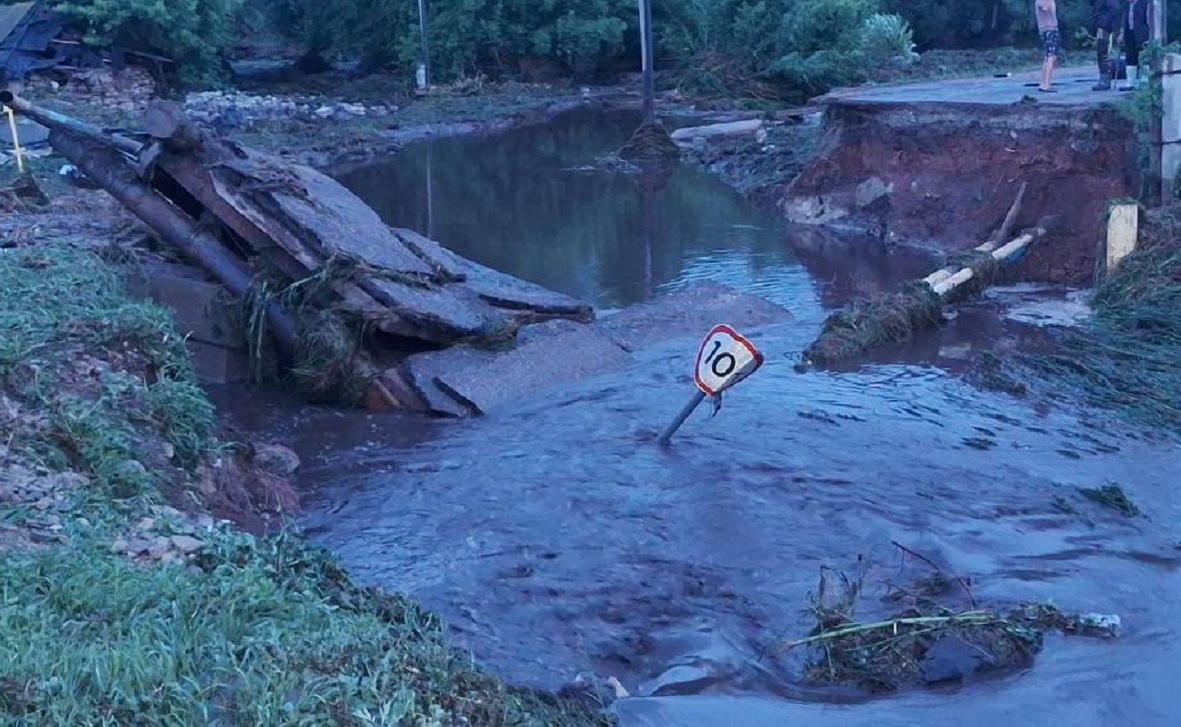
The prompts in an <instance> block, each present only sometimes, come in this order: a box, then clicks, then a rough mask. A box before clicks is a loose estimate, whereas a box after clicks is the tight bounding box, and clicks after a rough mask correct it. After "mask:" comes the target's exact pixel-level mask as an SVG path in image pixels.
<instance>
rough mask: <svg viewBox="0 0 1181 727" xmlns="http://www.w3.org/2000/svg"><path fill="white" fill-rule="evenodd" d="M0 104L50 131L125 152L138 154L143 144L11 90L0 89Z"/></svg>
mask: <svg viewBox="0 0 1181 727" xmlns="http://www.w3.org/2000/svg"><path fill="white" fill-rule="evenodd" d="M0 104H3V105H4V106H7V107H8V108H10V109H12V110H13V111H15V112H16V113H18V114H20V115H21V116H28V117H29V118H30V119H32V120H33V121H36V122H37V123H38V124H41V125H42V126H44V127H46V128H47V129H50V130H51V131H64V132H66V133H69V134H73V135H74V136H80V137H83V138H85V139H89V140H90V141H96V142H98V143H100V144H105V145H107V146H113V147H115V148H116V149H118V150H119V151H121V152H124V153H127V154H133V155H134V154H139V152H140V150H142V149H143V144H140V143H139V142H138V141H135V140H134V139H128V138H126V137H123V136H118V135H115V134H108V133H106V132H105V131H103V130H102V129H100V128H99V127H97V126H95V125H93V124H89V123H87V122H85V121H82V120H81V119H75V118H74V117H73V116H66V115H65V114H63V113H59V112H57V111H54V110H53V109H47V108H45V107H44V106H38V105H37V104H35V103H33V102H32V101H29V100H28V99H25V98H21V97H20V96H17V95H16V94H14V93H13V92H12V91H7V90H5V91H0Z"/></svg>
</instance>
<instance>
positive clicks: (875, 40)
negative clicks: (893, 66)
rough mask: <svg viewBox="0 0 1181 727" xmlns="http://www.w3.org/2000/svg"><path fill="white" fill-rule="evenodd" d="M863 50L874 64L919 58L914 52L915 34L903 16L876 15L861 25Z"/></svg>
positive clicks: (909, 60)
mask: <svg viewBox="0 0 1181 727" xmlns="http://www.w3.org/2000/svg"><path fill="white" fill-rule="evenodd" d="M861 50H862V51H863V52H864V53H865V55H866V57H867V58H869V59H870V60H871V61H874V62H883V61H894V60H901V61H904V62H911V61H914V60H915V59H917V58H918V54H917V53H915V52H914V33H913V32H912V31H911V29H910V24H909V23H907V22H906V20H905V19H904V18H903V17H902V16H901V15H885V14H883V13H874V14H873V15H871V16H869V17H868V18H866V19H865V22H863V23H862V25H861Z"/></svg>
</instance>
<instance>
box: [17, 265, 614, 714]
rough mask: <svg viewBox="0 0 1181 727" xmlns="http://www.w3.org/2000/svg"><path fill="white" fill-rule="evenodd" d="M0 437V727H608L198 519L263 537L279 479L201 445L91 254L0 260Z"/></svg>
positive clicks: (191, 396)
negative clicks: (292, 726) (289, 726)
mask: <svg viewBox="0 0 1181 727" xmlns="http://www.w3.org/2000/svg"><path fill="white" fill-rule="evenodd" d="M0 431H3V432H4V437H3V438H0V583H3V584H4V590H3V592H4V597H3V599H0V633H3V634H4V647H5V648H4V649H0V721H2V722H4V723H6V724H7V723H9V722H14V723H17V724H71V725H74V724H76V725H86V724H152V725H187V724H196V723H202V724H204V723H219V724H220V723H225V724H281V723H282V724H286V723H296V722H298V723H301V724H323V725H327V724H332V725H369V724H395V723H396V724H416V725H433V724H487V725H496V724H512V725H539V726H540V725H593V724H606V723H607V722H606V720H605V718H601V717H598V716H595V715H593V714H592V713H590V712H588V711H585V710H584V709H582V708H581V707H576V706H572V705H570V704H568V703H565V702H560V701H558V700H556V699H554V698H551V697H549V696H548V695H545V694H540V693H535V692H532V691H527V690H518V689H513V688H511V687H508V686H505V685H504V684H502V683H500V682H499V681H497V680H496V679H495V678H493V677H491V676H489V675H487V674H484V673H482V672H480V671H479V670H477V669H476V668H475V667H474V666H473V664H472V662H471V659H470V658H469V657H466V656H464V655H463V654H461V653H459V652H456V651H453V650H451V648H450V647H449V646H448V644H447V642H446V639H445V631H444V628H443V626H442V625H441V624H440V622H439V621H438V620H437V619H436V618H435V617H433V616H432V615H430V614H428V613H426V612H424V611H422V610H421V609H419V608H418V607H417V606H416V605H415V604H414V603H412V602H411V601H409V600H407V599H404V598H401V597H396V596H391V595H387V594H384V593H382V592H380V591H378V590H374V589H362V588H359V587H357V586H355V585H354V584H352V583H351V582H350V581H349V579H348V578H347V576H346V575H345V574H344V573H343V572H342V571H341V570H340V568H339V567H338V566H337V565H336V564H335V563H334V562H333V561H332V560H331V558H330V557H329V556H328V555H327V554H325V553H323V552H322V551H319V550H316V549H313V548H310V547H308V546H306V545H305V544H303V543H302V542H301V541H300V540H299V539H298V538H297V537H295V536H292V535H290V534H286V533H280V534H279V535H274V536H270V537H265V536H262V535H261V534H259V535H256V534H251V533H246V532H243V531H241V530H238V529H236V528H233V527H231V524H230V523H229V522H227V521H224V520H221V521H218V520H215V519H214V517H211V514H210V513H211V512H212V514H213V515H218V516H226V517H232V518H233V519H235V520H237V521H238V523H239V524H240V525H241V526H243V527H246V528H249V529H251V530H254V531H256V532H257V533H262V531H263V529H264V528H267V527H270V528H272V529H273V528H274V527H275V526H278V525H281V524H282V523H283V521H284V519H283V517H282V516H283V515H285V514H287V513H290V512H292V510H293V509H294V508H295V507H296V506H297V503H296V502H294V501H293V495H294V492H293V491H292V490H291V489H290V487H289V486H288V485H287V484H286V482H285V480H284V479H283V478H281V477H279V476H278V475H277V474H273V473H274V472H277V471H281V472H285V473H287V474H289V473H290V470H291V468H292V466H291V464H290V463H287V464H285V465H283V464H280V465H278V466H272V467H270V468H269V469H267V468H264V467H263V462H262V460H263V459H264V457H263V452H264V449H263V448H262V447H255V446H251V445H230V444H228V443H225V442H223V441H221V440H220V439H219V438H218V436H217V430H216V427H215V418H214V412H213V409H212V407H211V405H210V404H209V402H208V400H207V398H206V397H205V394H204V393H203V391H202V390H201V389H200V388H198V387H197V385H196V384H195V383H194V380H193V375H192V368H191V364H190V362H189V359H188V356H187V353H186V352H185V346H184V341H183V340H182V339H181V338H180V337H179V336H178V335H177V333H176V331H175V329H174V327H173V325H172V323H171V321H170V319H169V317H168V315H167V313H166V312H165V311H164V310H163V309H161V308H158V307H156V306H154V305H151V304H146V303H140V302H135V301H132V300H131V299H129V298H128V297H127V296H126V294H125V293H124V292H123V288H122V285H121V284H120V276H119V274H118V272H117V269H116V266H115V264H114V263H112V262H110V261H107V260H105V259H104V258H103V257H100V256H99V254H97V253H95V252H92V251H86V250H79V249H74V248H70V247H67V246H64V245H58V244H49V243H43V244H40V245H37V246H33V247H20V248H9V249H0ZM264 469H265V470H266V471H264ZM165 502H167V503H171V506H170V505H165V504H163V503H165ZM128 556H130V557H128Z"/></svg>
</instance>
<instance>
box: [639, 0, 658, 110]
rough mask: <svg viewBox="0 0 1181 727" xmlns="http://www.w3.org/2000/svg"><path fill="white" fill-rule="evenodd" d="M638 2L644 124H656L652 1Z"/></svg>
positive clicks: (642, 0)
mask: <svg viewBox="0 0 1181 727" xmlns="http://www.w3.org/2000/svg"><path fill="white" fill-rule="evenodd" d="M639 1H640V49H641V53H642V56H643V70H644V123H645V124H655V123H656V79H655V77H654V75H653V69H652V66H653V63H654V62H655V61H654V60H653V58H652V0H639Z"/></svg>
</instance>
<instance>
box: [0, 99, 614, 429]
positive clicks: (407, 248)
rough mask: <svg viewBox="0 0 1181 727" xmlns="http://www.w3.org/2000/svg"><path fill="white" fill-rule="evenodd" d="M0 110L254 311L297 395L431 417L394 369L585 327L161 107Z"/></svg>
mask: <svg viewBox="0 0 1181 727" xmlns="http://www.w3.org/2000/svg"><path fill="white" fill-rule="evenodd" d="M0 103H3V104H4V105H6V106H8V107H10V108H12V109H13V110H14V111H15V112H17V113H19V114H24V115H27V116H29V117H30V118H32V119H34V120H35V121H37V122H38V123H40V124H42V125H44V126H46V127H47V128H49V129H50V144H51V145H52V146H53V147H54V148H55V149H56V150H57V151H58V152H59V153H61V154H62V155H63V156H65V157H66V158H67V159H69V160H70V161H71V162H72V163H73V164H74V165H75V166H76V167H77V168H78V169H79V170H81V171H82V172H83V173H84V174H85V175H86V176H87V177H89V178H90V179H92V180H93V181H94V182H95V183H97V184H98V185H99V186H101V187H102V188H103V189H104V190H105V191H107V192H108V193H109V194H111V195H112V196H113V197H114V198H116V199H117V200H118V201H119V202H121V203H122V204H123V205H124V206H125V207H126V208H127V209H128V210H129V211H131V212H132V213H134V214H135V215H136V216H137V217H139V218H140V219H141V220H142V221H143V222H145V223H146V224H147V225H148V226H149V227H151V228H152V229H153V230H154V231H155V232H156V234H157V235H158V236H159V237H160V238H161V239H162V240H163V241H165V242H166V243H168V244H169V245H171V246H172V247H174V248H175V249H176V250H178V251H179V252H180V253H181V254H182V255H183V256H184V257H185V258H187V259H189V260H190V261H192V262H194V263H196V264H198V265H199V266H200V267H202V268H203V269H204V270H205V271H206V272H207V273H209V274H210V275H211V276H212V277H213V278H215V279H216V280H218V281H219V282H220V283H221V284H223V285H224V286H225V287H226V288H227V289H228V290H229V291H230V292H231V293H232V294H233V295H235V296H237V297H238V298H239V299H240V300H242V301H243V303H244V304H245V305H247V306H248V308H249V315H248V316H247V319H248V320H249V321H250V330H249V331H248V333H249V335H248V338H249V339H250V341H251V343H252V348H254V349H255V351H254V353H255V354H256V355H257V356H261V355H262V354H263V352H264V350H265V349H267V348H268V347H269V344H273V349H274V352H275V354H276V359H277V361H278V363H279V364H280V366H281V368H282V369H284V370H286V371H289V372H290V373H292V374H293V375H294V377H295V380H296V382H297V383H298V384H299V385H300V388H301V390H302V391H303V392H304V394H305V395H307V397H308V398H310V399H312V400H318V401H332V402H338V403H348V404H357V403H363V404H365V405H366V406H369V407H370V408H408V409H416V410H426V409H429V404H428V403H427V402H426V401H425V397H424V396H423V394H422V393H421V391H420V390H419V389H418V387H416V385H415V384H414V382H413V381H412V380H411V379H410V378H409V377H408V376H407V375H406V373H405V371H404V369H403V367H402V365H401V361H402V359H404V358H405V357H406V356H407V355H409V354H411V353H416V352H421V351H426V350H435V349H439V348H443V347H447V346H451V345H454V344H460V343H464V344H469V345H472V346H477V347H484V346H503V345H504V344H506V343H509V342H511V341H513V340H514V339H515V336H516V333H517V331H518V329H519V328H520V327H522V326H524V325H528V324H532V323H539V322H542V321H546V320H552V319H570V320H575V321H580V322H587V321H590V320H591V319H592V318H593V317H594V312H593V309H592V308H591V307H590V306H588V305H586V304H584V303H582V302H580V301H577V300H574V299H572V298H569V297H567V296H564V295H560V294H558V293H554V292H552V291H549V290H546V289H544V288H542V287H540V286H536V285H533V284H531V283H526V282H524V281H521V280H518V279H516V278H513V277H511V276H509V275H505V274H502V273H499V272H497V271H495V270H491V269H489V268H486V267H483V266H481V265H478V264H476V263H474V262H472V261H470V260H467V259H465V258H463V257H460V256H459V255H456V254H454V253H452V252H450V251H449V250H446V249H445V248H443V247H442V246H441V245H439V244H438V243H436V242H434V241H432V240H428V239H426V238H424V237H422V236H421V235H418V234H417V233H415V232H413V231H410V230H404V229H395V228H391V227H389V226H387V225H386V224H385V223H384V222H383V221H382V220H381V218H380V217H379V216H378V215H377V213H376V212H374V211H373V210H372V209H371V208H370V207H368V206H367V205H365V203H364V202H362V201H361V200H360V199H359V198H358V197H357V196H356V195H354V194H352V193H351V192H349V191H348V190H347V189H345V188H344V187H343V186H342V185H340V184H338V183H337V182H336V181H334V180H333V179H331V178H330V177H328V176H327V175H324V174H322V173H320V172H317V171H315V170H313V169H311V168H309V167H306V166H302V165H299V164H295V163H292V162H290V161H287V160H285V159H282V158H280V157H278V156H274V155H271V154H266V153H263V152H260V151H257V150H254V149H251V148H248V147H245V146H242V145H239V144H236V143H233V142H231V141H228V140H224V139H221V138H219V137H218V136H216V135H215V134H213V133H212V132H210V131H209V130H208V129H205V128H202V127H199V126H197V125H196V124H194V123H193V121H192V120H191V119H189V118H188V117H187V116H186V115H185V114H184V112H183V111H182V110H181V108H180V107H179V106H178V105H177V104H175V103H172V102H168V101H156V102H153V104H152V105H151V106H150V107H149V109H148V110H147V112H146V114H145V116H144V119H143V124H142V126H143V128H142V130H140V131H136V132H134V133H114V132H107V131H104V130H102V129H99V128H97V127H94V126H91V125H89V124H86V123H84V122H82V121H79V120H77V119H74V118H71V117H68V116H65V115H63V114H60V113H57V112H54V111H52V110H50V109H46V108H43V107H40V106H38V105H36V104H34V103H32V102H30V101H28V100H26V99H23V98H21V97H18V96H15V95H14V94H12V93H11V92H8V91H4V92H0Z"/></svg>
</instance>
